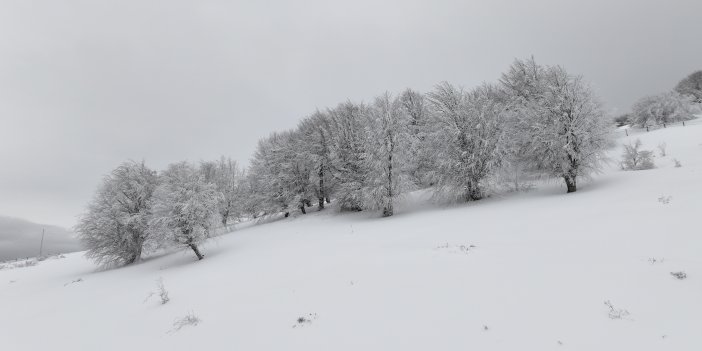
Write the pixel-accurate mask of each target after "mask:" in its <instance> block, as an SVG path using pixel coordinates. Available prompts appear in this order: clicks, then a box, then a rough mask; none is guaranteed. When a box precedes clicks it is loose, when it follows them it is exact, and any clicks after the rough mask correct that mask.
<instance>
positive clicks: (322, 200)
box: [317, 164, 324, 210]
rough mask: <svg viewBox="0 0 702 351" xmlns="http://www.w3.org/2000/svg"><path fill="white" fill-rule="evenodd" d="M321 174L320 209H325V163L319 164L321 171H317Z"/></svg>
mask: <svg viewBox="0 0 702 351" xmlns="http://www.w3.org/2000/svg"><path fill="white" fill-rule="evenodd" d="M317 175H318V176H319V198H318V200H319V205H318V207H319V209H320V210H323V209H324V164H322V165H320V166H319V172H318V173H317Z"/></svg>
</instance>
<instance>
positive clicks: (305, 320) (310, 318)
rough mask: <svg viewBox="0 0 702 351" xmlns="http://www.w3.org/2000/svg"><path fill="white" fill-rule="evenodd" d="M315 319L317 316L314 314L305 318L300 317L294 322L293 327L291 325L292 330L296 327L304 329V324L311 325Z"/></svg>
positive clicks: (309, 314)
mask: <svg viewBox="0 0 702 351" xmlns="http://www.w3.org/2000/svg"><path fill="white" fill-rule="evenodd" d="M315 319H317V314H316V313H308V314H307V316H301V317H298V318H297V320H296V321H295V322H297V323H296V324H295V325H293V326H292V327H293V328H297V327H304V326H305V324H311V323H312V321H313V320H315Z"/></svg>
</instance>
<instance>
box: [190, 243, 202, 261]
mask: <svg viewBox="0 0 702 351" xmlns="http://www.w3.org/2000/svg"><path fill="white" fill-rule="evenodd" d="M188 246H190V248H191V249H193V252H195V256H197V259H198V260H201V259H203V258H205V256H204V255H203V254H201V253H200V249H198V248H197V245H195V244H188Z"/></svg>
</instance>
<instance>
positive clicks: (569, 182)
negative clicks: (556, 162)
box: [563, 176, 577, 193]
mask: <svg viewBox="0 0 702 351" xmlns="http://www.w3.org/2000/svg"><path fill="white" fill-rule="evenodd" d="M563 179H564V180H565V183H566V187H567V188H568V192H569V193H574V192H575V190H577V188H576V186H575V177H572V176H565V177H563Z"/></svg>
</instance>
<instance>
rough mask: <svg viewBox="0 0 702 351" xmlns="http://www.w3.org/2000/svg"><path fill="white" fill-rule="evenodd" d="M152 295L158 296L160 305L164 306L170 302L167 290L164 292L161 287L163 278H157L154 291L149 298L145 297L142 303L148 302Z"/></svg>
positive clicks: (163, 288) (162, 286)
mask: <svg viewBox="0 0 702 351" xmlns="http://www.w3.org/2000/svg"><path fill="white" fill-rule="evenodd" d="M154 295H158V297H159V298H160V300H161V304H162V305H165V304H167V303H168V301H171V298H170V297H168V290H166V287H165V286H164V285H163V278H158V280H157V281H156V291H152V292H151V293H150V294H149V296H147V297H146V299H145V300H144V302H146V301H147V300H149V299H150V298H151V297H152V296H154Z"/></svg>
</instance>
